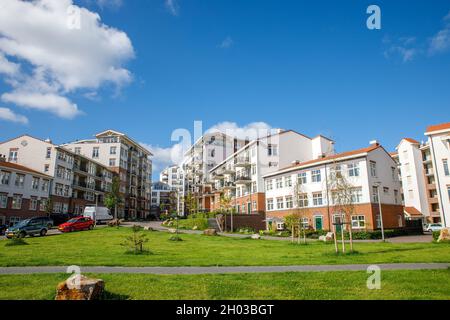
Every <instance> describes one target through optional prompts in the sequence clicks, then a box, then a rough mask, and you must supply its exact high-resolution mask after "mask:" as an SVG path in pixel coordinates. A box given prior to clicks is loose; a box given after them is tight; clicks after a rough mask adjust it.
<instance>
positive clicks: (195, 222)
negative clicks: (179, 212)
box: [178, 215, 208, 230]
mask: <svg viewBox="0 0 450 320" xmlns="http://www.w3.org/2000/svg"><path fill="white" fill-rule="evenodd" d="M178 227H179V228H180V229H189V230H192V229H194V227H197V230H205V229H208V219H206V218H204V217H197V216H194V215H191V216H189V217H188V218H187V219H184V220H179V221H178Z"/></svg>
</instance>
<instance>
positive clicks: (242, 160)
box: [234, 157, 251, 168]
mask: <svg viewBox="0 0 450 320" xmlns="http://www.w3.org/2000/svg"><path fill="white" fill-rule="evenodd" d="M234 166H235V167H236V168H238V167H240V168H242V167H250V166H251V163H250V157H238V158H237V159H236V160H235V164H234Z"/></svg>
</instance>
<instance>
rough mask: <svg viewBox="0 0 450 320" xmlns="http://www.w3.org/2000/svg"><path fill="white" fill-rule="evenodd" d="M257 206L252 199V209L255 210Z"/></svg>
mask: <svg viewBox="0 0 450 320" xmlns="http://www.w3.org/2000/svg"><path fill="white" fill-rule="evenodd" d="M256 209H257V206H256V201H253V211H256Z"/></svg>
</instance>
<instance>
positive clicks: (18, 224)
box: [14, 219, 30, 228]
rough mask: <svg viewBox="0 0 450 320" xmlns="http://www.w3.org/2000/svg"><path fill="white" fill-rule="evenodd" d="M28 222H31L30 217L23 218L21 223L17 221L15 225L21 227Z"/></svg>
mask: <svg viewBox="0 0 450 320" xmlns="http://www.w3.org/2000/svg"><path fill="white" fill-rule="evenodd" d="M28 222H30V219H26V220H22V221H20V222H19V223H16V224H15V225H14V227H18V228H20V227H23V226H26V225H27V224H28Z"/></svg>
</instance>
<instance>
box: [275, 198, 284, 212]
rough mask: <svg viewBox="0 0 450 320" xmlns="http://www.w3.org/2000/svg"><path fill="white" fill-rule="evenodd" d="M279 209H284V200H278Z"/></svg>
mask: <svg viewBox="0 0 450 320" xmlns="http://www.w3.org/2000/svg"><path fill="white" fill-rule="evenodd" d="M277 209H278V210H281V209H284V201H283V198H277Z"/></svg>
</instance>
